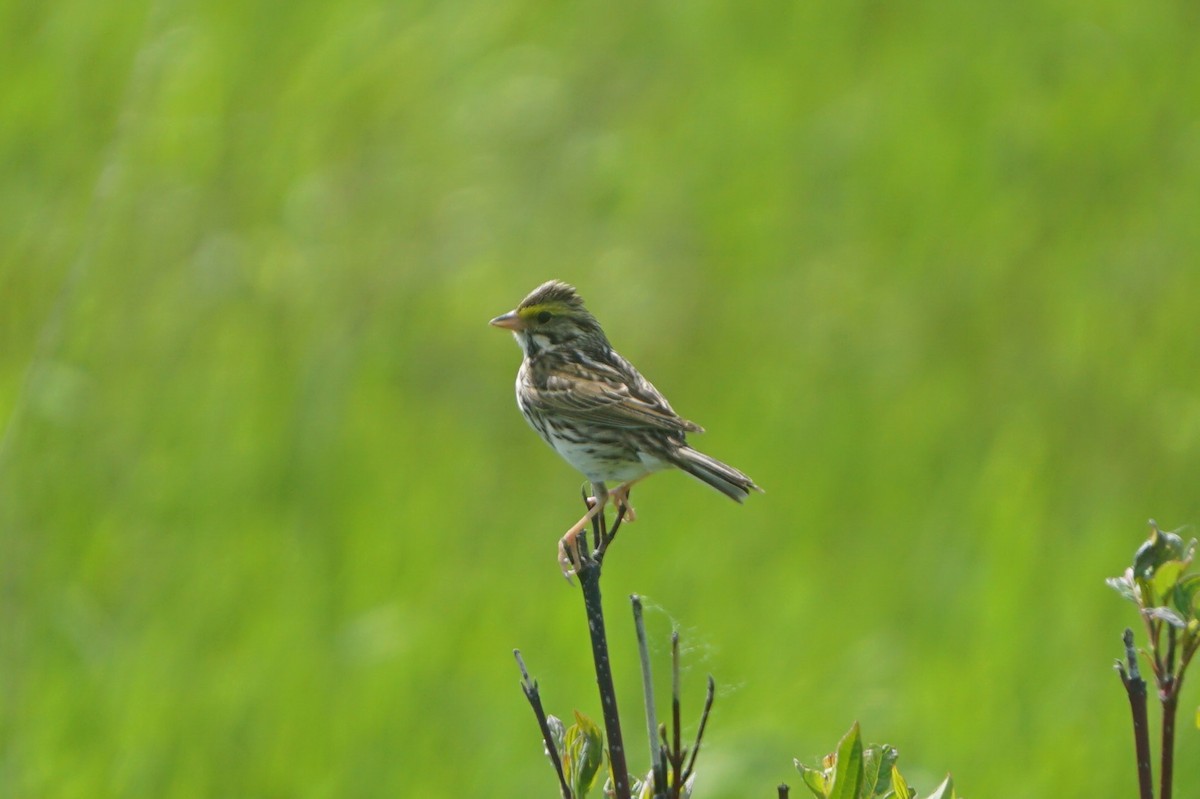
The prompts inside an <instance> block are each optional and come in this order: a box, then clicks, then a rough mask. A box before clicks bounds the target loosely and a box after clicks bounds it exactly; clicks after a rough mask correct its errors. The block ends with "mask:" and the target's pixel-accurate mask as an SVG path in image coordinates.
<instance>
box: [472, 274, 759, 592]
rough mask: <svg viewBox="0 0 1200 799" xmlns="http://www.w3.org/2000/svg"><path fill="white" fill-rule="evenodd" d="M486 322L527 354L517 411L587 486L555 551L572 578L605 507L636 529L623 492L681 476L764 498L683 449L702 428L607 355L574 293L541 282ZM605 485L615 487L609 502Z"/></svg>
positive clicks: (604, 341) (731, 473) (728, 470)
mask: <svg viewBox="0 0 1200 799" xmlns="http://www.w3.org/2000/svg"><path fill="white" fill-rule="evenodd" d="M490 324H492V325H494V326H496V327H502V328H505V329H506V330H511V331H512V333H513V336H514V337H515V338H516V340H517V344H519V345H520V347H521V352H522V353H524V356H525V357H524V359H523V360H522V361H521V368H520V369H519V370H518V371H517V406H518V407H519V408H520V409H521V414H522V415H523V416H524V417H525V421H527V422H529V424H530V426H531V427H533V429H534V430H536V431H537V432H538V435H540V436H541V437H542V438H543V439H545V441H546V443H548V444H549V445H550V446H551V447H553V448H554V450H555V451H556V452H557V453H558V454H559V455H561V456H562V457H563V458H564V459H565V460H566V461H567V463H569V464H571V465H572V466H574V467H575V468H576V469H578V470H579V471H581V472H583V475H584V477H586V478H587V479H588V481H589V482H591V484H592V493H593V497H591V498H589V503H588V504H589V505H590V508H589V509H588V512H587V514H585V515H584V517H583V518H582V519H580V520H579V521H578V522H576V523H575V524H574V525H572V527H571V529H569V530H568V531H567V533H566V535H564V536H563V537H562V540H560V541H559V543H558V562H559V565H560V566H561V567H562V570H563V575H564V576H565V577H567V578H568V580H569V579H570V576H571V573H572V571H573V570H574V569H576V568H577V566H578V563H579V553H578V550H577V544H576V537H577V536H578V535H579V532H580V531H581V530H583V528H584V527H585V526H586V525H587V524H588V522H590V521H591V520H592V518H593V517H595V516H596V514H598V513H601V512H603V510H604V506H605V504H607V502H608V501H609V499H612V500H613V502H614V503H615V505H616V507H617V508H618V509H619V508H622V507H624V508H625V509H626V510H625V519H626V520H628V521H632V520H633V509H632V508H630V507H629V490H630V489H631V488H632V487H633V485H634V484H635V483H637V482H638V481H639V480H641V479H643V478H644V477H647V476H648V475H651V474H653V473H654V472H659V471H662V470H664V469H671V468H677V469H682V470H683V471H685V472H687V473H688V474H690V475H691V476H692V477H695V478H696V479H698V480H700V481H701V482H703V483H707V484H708V485H710V486H712V487H713V488H715V489H716V490H718V491H720V492H721V493H722V494H724V495H725V496H727V497H729V498H730V499H734V500H736V501H738V502H742V501H744V500H745V499H746V497H748V496H749V495H750V491H751V490H754V491H762V489H761V488H759V487H758V486H757V485H755V484H754V481H753V480H751V479H750V478H749V477H747V476H746V475H744V474H742V473H741V472H739V471H738V470H737V469H735V468H733V467H732V466H729V465H728V464H724V463H721V462H720V461H719V460H717V459H715V458H710V457H709V456H708V455H705V454H704V453H702V452H698V451H697V450H694V449H692V448H691V447H689V446H688V443H687V434H688V433H702V432H704V430H703V428H701V427H700V425H698V424H696V423H694V422H689V421H688V420H687V419H684V418H682V417H681V416H679V414H677V413H675V411H674V409H672V408H671V405H670V403H668V402H667V400H666V397H664V396H663V395H662V394H661V393H659V391H658V389H656V388H655V387H654V386H652V385H651V384H650V381H648V380H646V378H644V377H642V375H641V373H640V372H638V370H637V369H635V368H634V366H633V364H631V363H630V362H629V361H627V360H625V359H624V358H623V357H621V356H620V355H619V354H618V353H617V351H616V350H614V349H613V348H612V345H611V344H609V343H608V337H607V336H605V335H604V331H603V330H602V329H601V328H600V323H599V322H597V321H596V317H594V316H592V315H591V314H590V313H589V312H588V310H587V309H586V308H585V307H584V305H583V299H582V298H581V297H580V296H579V294H578V293H577V292H576V291H575V288H574V287H573V286H569V285H567V284H566V283H563V282H561V281H558V280H551V281H549V282H546V283H543V284H542V285H540V286H538V287H537V288H536V289H534V290H533V291H532V292H530V293H529V296H528V297H526V298H525V299H523V300H521V304H520V305H518V306H517V307H516V308H515V309H514V310H512V311H509V312H508V313H506V314H503V315H501V316H497V317H496V318H495V319H493V320H492V321H491V323H490ZM610 482H616V483H619V484H620V485H619V486H618V487H617V488H615V489H613V491H612V493H611V494H610V493H609V491H608V489H607V486H606V485H605V484H606V483H610Z"/></svg>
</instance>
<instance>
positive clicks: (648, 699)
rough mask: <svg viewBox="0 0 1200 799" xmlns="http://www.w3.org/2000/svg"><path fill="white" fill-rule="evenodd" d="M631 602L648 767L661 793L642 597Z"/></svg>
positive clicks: (663, 780) (662, 773) (663, 782)
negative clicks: (644, 709) (640, 667)
mask: <svg viewBox="0 0 1200 799" xmlns="http://www.w3.org/2000/svg"><path fill="white" fill-rule="evenodd" d="M629 601H630V602H631V603H632V604H633V626H634V629H635V630H636V631H637V642H638V655H639V657H640V658H641V661H642V697H643V698H644V699H645V703H646V737H647V738H648V739H649V741H650V767H651V769H653V770H654V792H655V793H656V794H661V793H662V792H664V791H665V790H666V789H667V770H666V767H665V764H664V763H663V760H662V748H661V747H660V746H659V745H658V736H657V735H655V732H656V731H657V730H658V718H657V716H656V714H655V711H654V680H653V677H652V675H651V673H650V649H649V647H648V646H647V645H646V623H645V621H644V620H643V618H642V598H641V597H640V596H638V595H637V594H633V595H631V596H630V597H629Z"/></svg>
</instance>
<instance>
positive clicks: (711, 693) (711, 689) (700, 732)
mask: <svg viewBox="0 0 1200 799" xmlns="http://www.w3.org/2000/svg"><path fill="white" fill-rule="evenodd" d="M716 696H717V684H716V682H715V681H714V680H713V678H712V675H711V674H710V675H708V693H707V694H706V695H705V697H704V711H703V712H702V713H701V714H700V728H699V729H697V730H696V742H695V743H694V744H692V756H691V757H690V758H688V764H687V768H685V769H684V770H683V781H684V782H687V781H688V779H690V778H691V776H692V772H693V770H694V768H695V765H696V755H698V754H699V753H700V742H701V741H703V740H704V728H705V727H707V726H708V714H709V713H710V712H711V711H712V706H713V700H714V699H715V698H716Z"/></svg>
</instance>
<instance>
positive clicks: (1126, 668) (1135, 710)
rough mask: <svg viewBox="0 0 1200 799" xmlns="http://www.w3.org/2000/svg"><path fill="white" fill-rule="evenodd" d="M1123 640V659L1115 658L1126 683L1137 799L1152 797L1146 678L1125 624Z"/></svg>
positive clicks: (1152, 785) (1130, 633)
mask: <svg viewBox="0 0 1200 799" xmlns="http://www.w3.org/2000/svg"><path fill="white" fill-rule="evenodd" d="M1122 640H1123V641H1124V643H1125V662H1124V663H1122V662H1121V661H1120V660H1118V661H1117V666H1116V668H1117V673H1118V674H1120V675H1121V682H1122V683H1123V684H1124V685H1125V693H1126V694H1127V695H1128V697H1129V711H1130V714H1131V715H1132V717H1133V741H1134V746H1135V748H1136V750H1137V772H1138V792H1139V796H1140V799H1154V776H1153V774H1152V773H1151V768H1150V729H1149V723H1148V722H1147V719H1146V681H1145V680H1143V679H1142V675H1141V672H1140V671H1139V669H1138V664H1137V650H1136V649H1134V647H1133V630H1131V629H1128V628H1126V630H1125V635H1124V636H1123V639H1122Z"/></svg>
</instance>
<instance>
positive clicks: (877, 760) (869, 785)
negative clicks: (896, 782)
mask: <svg viewBox="0 0 1200 799" xmlns="http://www.w3.org/2000/svg"><path fill="white" fill-rule="evenodd" d="M897 757H899V753H898V752H897V751H896V747H894V746H888V745H887V744H872V745H870V746H868V747H867V748H866V749H865V750H863V788H864V790H863V794H862V795H863V796H865V797H867V799H874V797H876V796H882V795H884V794H886V793H887V792H888V791H889V790H890V788H891V782H892V767H893V766H894V765H895V764H896V758H897Z"/></svg>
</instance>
